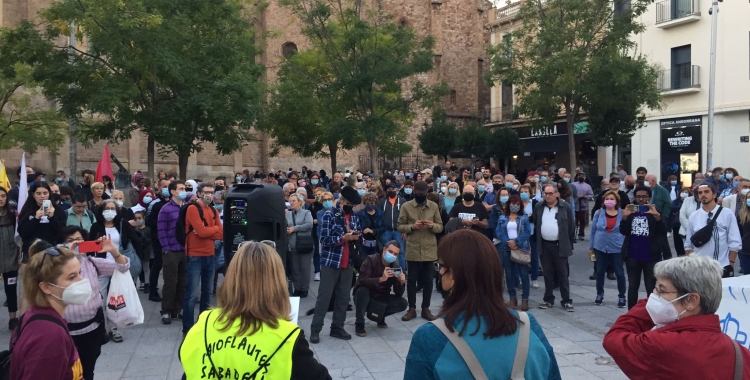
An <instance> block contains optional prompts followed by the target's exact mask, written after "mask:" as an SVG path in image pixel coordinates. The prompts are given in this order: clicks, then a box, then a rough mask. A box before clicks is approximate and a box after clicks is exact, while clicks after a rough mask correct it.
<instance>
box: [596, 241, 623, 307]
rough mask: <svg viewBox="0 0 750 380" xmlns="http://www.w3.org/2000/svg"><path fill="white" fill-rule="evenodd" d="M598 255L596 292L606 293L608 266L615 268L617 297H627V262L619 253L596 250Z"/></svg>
mask: <svg viewBox="0 0 750 380" xmlns="http://www.w3.org/2000/svg"><path fill="white" fill-rule="evenodd" d="M594 254H595V255H596V294H597V295H599V294H601V295H604V275H605V274H606V273H607V267H612V268H615V276H616V277H617V293H618V294H617V297H618V298H625V264H624V262H623V261H622V255H621V254H620V252H617V253H604V252H602V251H599V250H594Z"/></svg>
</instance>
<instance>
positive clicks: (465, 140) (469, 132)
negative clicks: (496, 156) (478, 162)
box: [457, 120, 492, 157]
mask: <svg viewBox="0 0 750 380" xmlns="http://www.w3.org/2000/svg"><path fill="white" fill-rule="evenodd" d="M491 136H492V134H491V132H490V130H489V129H488V128H486V127H485V126H483V125H482V123H481V122H480V121H479V120H472V121H471V122H469V123H467V124H466V125H465V126H462V127H460V128H459V130H458V139H457V140H458V146H457V148H458V151H459V152H461V153H462V154H464V155H472V157H488V156H489V154H490V146H489V142H490V137H491Z"/></svg>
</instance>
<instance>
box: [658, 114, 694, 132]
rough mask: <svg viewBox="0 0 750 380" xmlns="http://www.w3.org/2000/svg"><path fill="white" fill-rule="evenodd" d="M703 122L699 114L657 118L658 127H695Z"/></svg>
mask: <svg viewBox="0 0 750 380" xmlns="http://www.w3.org/2000/svg"><path fill="white" fill-rule="evenodd" d="M702 124H703V118H702V117H701V116H690V117H680V118H676V119H664V120H659V127H661V128H662V129H664V128H679V127H695V126H701V125H702Z"/></svg>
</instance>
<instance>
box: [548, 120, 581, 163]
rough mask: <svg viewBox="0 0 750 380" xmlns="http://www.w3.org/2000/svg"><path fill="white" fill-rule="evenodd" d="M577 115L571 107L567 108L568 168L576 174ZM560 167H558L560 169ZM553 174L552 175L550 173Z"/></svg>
mask: <svg viewBox="0 0 750 380" xmlns="http://www.w3.org/2000/svg"><path fill="white" fill-rule="evenodd" d="M574 116H575V115H573V110H572V109H570V107H565V119H566V121H567V127H568V154H570V166H568V167H567V169H568V171H569V172H571V173H575V170H576V164H577V162H578V160H577V158H578V157H577V154H576V136H575V118H574ZM559 168H560V166H559V165H558V169H559ZM550 174H552V173H550Z"/></svg>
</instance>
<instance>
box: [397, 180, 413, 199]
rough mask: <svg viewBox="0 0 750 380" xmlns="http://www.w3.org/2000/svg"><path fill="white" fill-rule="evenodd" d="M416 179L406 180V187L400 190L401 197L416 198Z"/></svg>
mask: <svg viewBox="0 0 750 380" xmlns="http://www.w3.org/2000/svg"><path fill="white" fill-rule="evenodd" d="M413 192H414V181H412V180H410V179H407V180H406V181H404V188H403V189H401V191H400V192H399V197H401V198H403V199H404V200H405V201H407V202H408V201H410V200H412V199H413V198H414V194H413Z"/></svg>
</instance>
